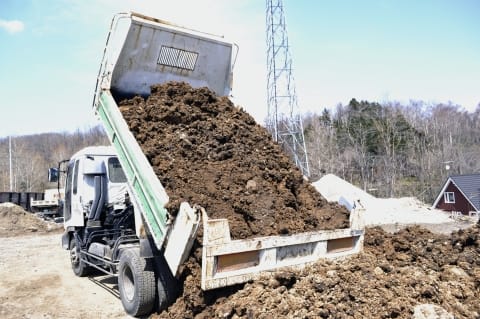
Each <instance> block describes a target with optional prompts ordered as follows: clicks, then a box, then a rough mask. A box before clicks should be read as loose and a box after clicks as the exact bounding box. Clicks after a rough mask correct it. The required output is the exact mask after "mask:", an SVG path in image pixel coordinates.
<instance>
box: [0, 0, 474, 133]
mask: <svg viewBox="0 0 480 319" xmlns="http://www.w3.org/2000/svg"><path fill="white" fill-rule="evenodd" d="M283 2H284V7H285V13H286V21H287V28H288V36H289V41H290V45H291V54H292V57H293V67H294V77H295V81H296V89H297V95H298V101H299V104H300V108H301V109H302V111H305V112H307V111H309V112H321V110H322V109H323V108H325V107H326V108H334V107H335V106H336V105H337V104H338V103H343V104H346V103H348V101H349V100H350V99H351V98H356V99H358V100H369V101H377V102H384V101H391V100H399V101H402V102H408V101H409V100H410V99H414V100H424V101H426V102H431V103H440V102H448V101H452V102H453V103H456V104H459V105H461V106H463V107H464V108H465V109H466V110H468V111H473V110H475V108H476V106H477V104H479V103H480V19H479V14H480V1H477V0H450V1H447V0H423V1H414V0H383V1H380V0H363V1H354V0H336V1H333V0H331V1H326V0H318V1H307V0H284V1H283ZM130 10H132V11H137V12H140V13H143V14H146V15H150V16H154V17H157V18H161V19H165V20H170V21H172V22H175V23H177V24H180V25H185V26H188V27H192V28H195V29H198V30H202V31H206V32H211V33H215V34H223V35H225V36H226V37H227V38H228V39H230V40H231V41H233V42H236V43H237V44H238V45H239V46H240V52H239V57H238V61H237V64H236V66H235V70H234V87H233V91H232V95H233V97H234V98H233V99H234V102H235V103H237V104H239V105H241V106H243V108H244V109H245V110H247V111H248V112H249V113H251V114H252V115H253V116H254V117H255V118H256V119H257V121H258V122H260V123H263V121H264V118H265V116H266V113H267V105H266V80H265V79H266V53H265V52H266V48H265V2H264V1H263V0H230V1H223V0H204V1H187V0H175V1H171V0H170V1H163V0H156V1H153V0H151V1H150V0H144V1H138V0H137V1H135V0H96V1H91V0H2V1H1V2H0V95H1V97H2V98H1V102H0V111H1V113H0V114H1V115H0V137H3V136H8V135H22V134H31V133H41V132H53V131H65V130H68V131H73V130H76V129H83V128H86V127H88V126H91V125H95V123H96V121H95V119H94V117H93V112H92V99H93V93H94V88H95V81H96V76H97V72H98V67H99V63H100V60H101V57H102V53H103V47H104V44H105V39H106V35H107V32H108V29H109V25H110V20H111V18H112V16H113V15H114V14H115V13H117V12H122V11H123V12H125V11H130Z"/></svg>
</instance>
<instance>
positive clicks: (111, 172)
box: [108, 157, 127, 183]
mask: <svg viewBox="0 0 480 319" xmlns="http://www.w3.org/2000/svg"><path fill="white" fill-rule="evenodd" d="M108 178H109V179H110V182H112V183H126V182H127V178H126V177H125V173H124V172H123V169H122V165H120V162H119V161H118V158H116V157H110V158H109V159H108Z"/></svg>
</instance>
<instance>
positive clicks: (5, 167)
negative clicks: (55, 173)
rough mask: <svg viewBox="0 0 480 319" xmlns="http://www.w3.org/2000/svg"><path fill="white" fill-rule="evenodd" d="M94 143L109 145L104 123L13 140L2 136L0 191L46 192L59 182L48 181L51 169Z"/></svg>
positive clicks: (13, 138)
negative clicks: (84, 128)
mask: <svg viewBox="0 0 480 319" xmlns="http://www.w3.org/2000/svg"><path fill="white" fill-rule="evenodd" d="M10 145H11V146H10ZM93 145H109V142H108V139H107V137H106V135H105V133H104V131H103V129H102V128H101V127H100V126H96V127H92V128H90V129H87V130H85V131H80V130H77V131H76V132H73V133H68V132H63V133H44V134H37V135H25V136H14V137H11V141H9V138H8V137H6V138H1V139H0V191H2V192H9V191H13V192H43V191H44V190H45V189H46V188H54V187H56V184H50V183H48V168H50V167H57V166H58V162H59V161H62V160H65V159H69V158H70V157H71V156H72V155H73V154H75V153H76V152H77V151H79V150H80V149H82V148H83V147H86V146H93ZM10 158H11V161H10ZM10 163H11V165H10ZM10 168H11V169H10ZM10 171H11V172H12V175H11V178H10ZM10 181H11V184H12V185H11V186H12V188H10Z"/></svg>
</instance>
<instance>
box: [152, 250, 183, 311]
mask: <svg viewBox="0 0 480 319" xmlns="http://www.w3.org/2000/svg"><path fill="white" fill-rule="evenodd" d="M155 275H156V276H157V311H158V312H161V311H163V310H165V309H167V308H168V306H170V305H171V304H172V303H174V302H175V300H176V299H177V297H178V294H179V287H180V284H179V282H178V280H177V279H176V278H175V277H174V276H173V275H172V272H171V271H170V268H169V267H168V264H167V262H166V260H165V257H163V256H158V257H155Z"/></svg>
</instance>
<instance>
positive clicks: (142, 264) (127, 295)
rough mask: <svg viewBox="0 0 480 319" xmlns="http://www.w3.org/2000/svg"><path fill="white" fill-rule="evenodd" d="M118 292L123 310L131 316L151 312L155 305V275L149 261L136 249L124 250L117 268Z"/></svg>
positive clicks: (151, 263)
mask: <svg viewBox="0 0 480 319" xmlns="http://www.w3.org/2000/svg"><path fill="white" fill-rule="evenodd" d="M118 290H119V291H120V299H121V300H122V304H123V308H124V309H125V311H126V312H127V313H128V314H129V315H131V316H135V317H136V316H142V315H146V314H149V313H151V312H152V310H153V306H154V303H155V273H154V269H153V262H152V260H151V259H145V258H141V257H140V252H139V250H138V249H126V250H125V251H124V252H123V253H122V256H121V257H120V263H119V266H118Z"/></svg>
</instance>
